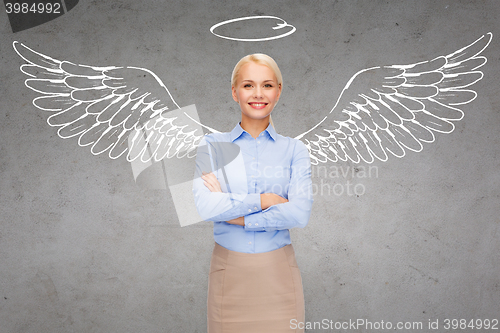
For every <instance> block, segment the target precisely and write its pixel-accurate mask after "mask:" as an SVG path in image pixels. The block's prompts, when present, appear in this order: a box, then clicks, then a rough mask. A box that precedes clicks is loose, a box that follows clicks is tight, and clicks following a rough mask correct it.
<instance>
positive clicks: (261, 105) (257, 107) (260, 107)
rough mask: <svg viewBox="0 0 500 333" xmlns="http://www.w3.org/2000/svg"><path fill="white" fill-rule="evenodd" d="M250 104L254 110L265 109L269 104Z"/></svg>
mask: <svg viewBox="0 0 500 333" xmlns="http://www.w3.org/2000/svg"><path fill="white" fill-rule="evenodd" d="M248 104H250V106H251V107H253V108H254V109H263V108H265V107H266V105H267V103H256V102H251V103H248Z"/></svg>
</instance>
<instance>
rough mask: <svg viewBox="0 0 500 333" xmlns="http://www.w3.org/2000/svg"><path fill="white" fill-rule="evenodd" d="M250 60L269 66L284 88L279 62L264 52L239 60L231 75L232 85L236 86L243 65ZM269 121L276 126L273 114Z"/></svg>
mask: <svg viewBox="0 0 500 333" xmlns="http://www.w3.org/2000/svg"><path fill="white" fill-rule="evenodd" d="M250 62H254V63H256V64H259V65H264V66H267V67H269V68H270V69H271V70H272V71H273V72H274V75H275V76H276V80H277V81H278V86H281V89H282V90H283V77H282V76H281V71H280V69H279V67H278V64H277V63H276V61H274V59H273V58H271V57H270V56H268V55H267V54H263V53H254V54H249V55H247V56H244V57H243V58H241V59H240V61H238V63H237V64H236V66H234V69H233V74H232V75H231V87H234V85H235V84H236V81H238V75H239V74H240V69H241V67H243V65H246V64H248V63H250ZM269 122H270V123H271V126H272V127H273V128H274V124H273V119H272V117H271V115H269Z"/></svg>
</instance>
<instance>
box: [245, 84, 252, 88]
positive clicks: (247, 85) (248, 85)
mask: <svg viewBox="0 0 500 333" xmlns="http://www.w3.org/2000/svg"><path fill="white" fill-rule="evenodd" d="M251 86H252V85H251V84H250V83H247V84H245V85H244V86H243V88H250V87H251Z"/></svg>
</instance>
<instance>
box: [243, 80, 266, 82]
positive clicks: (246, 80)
mask: <svg viewBox="0 0 500 333" xmlns="http://www.w3.org/2000/svg"><path fill="white" fill-rule="evenodd" d="M242 82H254V81H253V80H243V81H242ZM263 82H274V80H264V81H263Z"/></svg>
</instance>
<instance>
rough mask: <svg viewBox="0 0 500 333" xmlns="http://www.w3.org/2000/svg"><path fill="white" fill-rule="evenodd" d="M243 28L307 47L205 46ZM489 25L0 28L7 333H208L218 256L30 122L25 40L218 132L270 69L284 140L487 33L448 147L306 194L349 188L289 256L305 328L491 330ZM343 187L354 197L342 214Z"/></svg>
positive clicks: (300, 5)
mask: <svg viewBox="0 0 500 333" xmlns="http://www.w3.org/2000/svg"><path fill="white" fill-rule="evenodd" d="M252 15H273V16H279V17H281V18H283V19H284V20H286V21H287V22H288V23H290V24H293V25H294V26H295V27H296V28H297V31H296V32H295V33H294V34H292V35H291V36H288V37H285V38H282V39H277V40H274V41H266V42H248V43H244V42H236V41H229V40H225V39H221V38H218V37H216V36H214V35H212V34H211V33H210V31H209V28H210V27H211V26H212V25H214V24H216V23H218V22H221V21H224V20H228V19H231V18H236V17H244V16H252ZM498 17H500V6H499V3H498V1H494V0H490V1H479V0H477V1H451V0H447V1H427V0H425V1H413V0H404V1H368V0H367V1H295V0H294V1H249V2H231V1H221V2H214V1H203V2H200V1H182V2H181V1H132V0H124V1H84V0H81V1H80V3H79V4H78V5H77V6H76V7H75V8H74V9H72V10H71V11H69V12H68V13H67V14H65V15H63V16H61V17H59V18H57V19H56V20H53V21H50V22H47V23H45V24H43V25H40V26H37V27H33V28H31V29H28V30H24V31H20V32H17V33H12V30H11V29H10V26H9V22H8V20H7V15H6V14H5V13H3V12H2V13H0V22H1V23H0V62H1V64H0V77H1V81H0V96H1V97H0V98H1V101H2V103H1V108H0V126H1V131H0V189H1V190H0V331H1V332H50V333H55V332H204V331H206V296H207V275H208V268H209V258H210V255H211V251H212V247H213V236H212V228H211V225H209V224H208V223H200V224H196V225H192V226H188V227H184V228H181V227H179V224H178V220H177V218H176V215H175V207H174V204H173V202H172V199H171V196H170V194H169V193H168V191H164V190H144V189H142V188H140V187H138V186H137V185H136V184H135V183H134V179H133V176H132V171H131V168H130V165H129V163H128V162H127V161H125V160H124V159H118V160H111V159H110V158H109V157H107V156H106V155H98V156H94V155H92V154H91V153H90V152H89V149H88V148H85V147H83V148H82V147H78V145H77V141H76V139H67V140H63V139H61V138H59V137H58V136H57V134H56V129H55V128H51V127H50V126H48V125H47V123H46V119H47V117H48V116H49V114H50V112H43V111H40V110H38V109H36V108H35V107H34V106H33V105H32V103H31V101H32V100H33V98H35V97H37V96H38V94H37V93H35V92H34V91H31V90H29V89H27V88H26V87H25V85H24V80H25V79H26V76H25V75H24V74H23V73H21V72H20V70H19V66H20V65H21V64H23V63H24V62H23V61H22V60H21V59H20V58H19V57H18V56H17V54H16V53H15V52H14V50H13V48H12V42H13V41H15V40H17V41H20V42H23V43H25V44H26V45H27V46H29V47H31V48H33V49H35V50H37V51H39V52H42V53H44V54H47V55H50V56H52V57H55V58H58V59H62V60H69V61H71V62H74V63H79V64H90V65H98V66H107V65H115V66H139V67H145V68H148V69H150V70H152V71H154V72H155V73H156V74H157V75H158V76H159V77H160V78H162V80H163V82H164V83H165V84H166V86H167V87H169V89H170V90H171V91H172V94H173V95H174V96H175V99H176V101H177V103H179V105H181V106H187V105H190V104H196V107H197V110H198V113H199V115H200V119H201V121H202V123H204V124H206V125H208V126H211V127H214V128H216V129H218V130H220V131H229V130H231V129H232V128H233V126H234V125H235V124H236V123H237V122H238V120H239V110H238V109H237V106H236V104H235V103H234V102H233V100H232V98H231V96H230V86H229V78H230V73H231V70H232V67H233V66H234V64H235V63H236V62H237V60H238V59H239V58H241V57H242V56H244V55H246V54H248V53H253V52H264V53H268V54H270V55H271V56H273V57H274V58H275V59H276V60H277V62H278V64H279V65H280V67H281V70H282V72H283V76H284V80H285V85H284V90H283V95H282V98H281V99H280V104H279V106H278V107H277V108H276V110H275V111H274V112H273V119H274V122H275V124H276V128H277V130H278V132H280V133H282V134H284V135H288V136H296V135H298V134H300V133H302V132H304V131H305V130H307V129H309V128H310V127H311V126H312V125H314V124H316V123H317V122H318V121H319V120H321V119H322V118H323V116H324V115H325V114H326V112H328V111H329V110H330V109H331V108H332V106H333V104H334V103H335V100H336V98H337V96H338V95H339V93H340V91H341V90H342V88H343V87H344V85H345V83H346V82H347V81H348V80H349V78H350V77H351V76H352V75H353V74H354V73H355V72H357V71H359V70H361V69H364V68H368V67H372V66H378V65H391V64H407V63H415V62H419V61H424V60H429V59H432V58H435V57H437V56H439V55H446V54H449V53H451V52H454V51H456V50H458V49H460V48H461V47H463V46H466V45H468V44H469V43H471V42H473V41H474V40H476V39H477V38H479V37H480V36H481V35H483V34H485V33H487V32H489V31H491V32H492V33H493V41H492V43H491V45H490V46H489V47H488V48H487V49H486V50H485V51H484V55H485V56H486V57H487V58H488V63H487V64H486V65H485V66H484V67H483V68H482V70H483V72H484V78H483V79H482V80H481V81H479V82H478V83H476V84H475V85H474V86H473V88H474V90H476V91H477V92H478V97H477V98H476V100H474V101H473V102H471V103H469V104H467V105H465V106H463V107H462V109H463V110H464V113H465V117H464V119H463V120H461V121H460V122H457V123H456V129H455V131H454V132H452V133H451V134H443V135H437V137H436V141H435V142H434V143H431V144H426V145H425V148H424V150H423V151H422V152H420V153H414V152H409V153H408V154H407V155H406V156H405V157H404V158H401V159H398V158H392V159H390V160H389V161H387V162H375V163H373V164H371V165H370V166H372V169H371V171H372V173H371V175H368V174H367V175H366V177H361V176H360V174H359V173H355V174H352V173H351V171H352V170H353V169H352V168H354V167H356V166H357V167H358V168H360V170H363V169H365V170H366V171H367V172H368V171H369V169H368V168H369V165H367V164H359V165H355V164H353V163H350V162H338V163H336V164H329V165H328V168H329V170H330V174H329V175H328V176H327V177H324V176H323V177H321V176H320V175H315V176H314V179H313V181H314V183H315V184H316V186H318V189H321V188H323V189H324V191H327V189H328V186H330V188H333V186H335V184H340V185H337V192H336V193H332V192H330V193H328V192H321V191H320V190H319V191H318V192H317V194H316V196H315V202H314V206H313V212H312V215H311V219H310V222H309V225H308V226H307V227H306V228H305V229H299V230H293V231H292V237H293V244H294V246H295V249H296V253H297V260H298V263H299V266H300V268H301V271H302V278H303V285H304V293H305V301H306V320H307V321H311V322H313V321H322V320H323V319H327V320H333V321H337V322H342V321H349V320H352V321H355V320H357V319H365V320H369V321H371V322H378V323H380V322H381V321H382V320H383V321H384V322H388V321H390V322H392V323H394V325H395V323H396V322H422V323H423V327H424V329H423V330H420V331H430V330H429V329H428V327H427V325H428V323H429V321H432V322H435V321H436V320H439V328H438V329H437V330H433V331H437V332H445V331H446V329H445V327H444V324H445V320H446V319H466V320H467V322H469V320H470V319H490V320H491V319H495V318H496V319H497V320H498V319H500V315H499V313H500V277H499V276H500V275H499V267H500V259H499V251H500V248H499V247H500V242H499V233H498V229H499V218H498V212H499V207H500V205H499V194H500V191H499V186H500V173H499V170H500V163H499V157H500V156H499V153H500V139H499V138H500V137H499V135H498V128H499V125H500V112H499V107H500V94H498V80H499V77H500V72H499V71H500V66H499V59H500V58H499V54H500V48H499V42H498V40H499V39H498V38H499V36H500V29H499V24H498ZM333 166H334V167H336V168H338V171H339V170H340V168H343V169H342V170H344V171H348V172H349V174H348V175H346V176H342V175H339V176H335V174H333V173H331V171H332V169H331V168H332V167H333ZM314 170H316V171H317V169H314ZM314 170H313V171H314ZM347 182H350V184H352V186H354V185H358V190H359V191H361V189H363V194H362V195H360V196H356V195H348V194H347V191H344V193H342V194H340V195H338V194H339V192H338V191H340V187H339V186H347ZM321 186H323V187H321ZM346 190H347V189H346ZM497 327H499V326H497ZM308 331H309V332H323V331H325V332H326V331H334V332H375V331H380V330H375V329H373V330H370V329H368V328H367V327H365V326H361V327H358V328H357V329H350V330H346V329H344V330H335V329H333V330H326V329H325V330H323V329H319V328H317V329H310V330H308ZM393 331H394V330H393ZM399 331H405V330H399ZM407 331H411V330H407ZM414 331H418V330H414ZM462 331H469V332H473V331H474V332H476V331H478V330H472V329H470V328H468V329H466V330H462ZM479 331H480V330H479ZM483 331H485V330H483Z"/></svg>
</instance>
